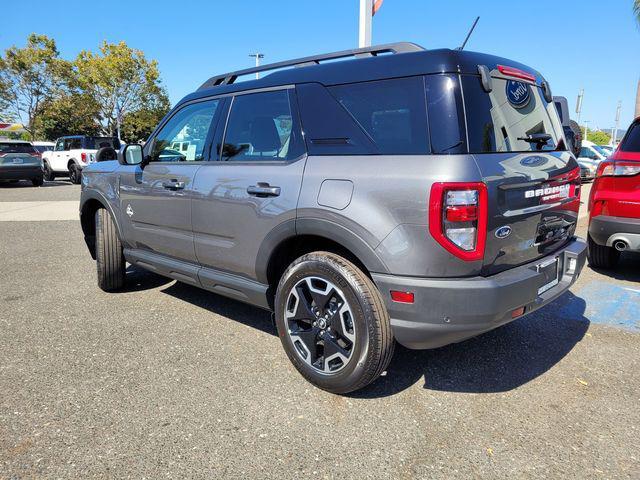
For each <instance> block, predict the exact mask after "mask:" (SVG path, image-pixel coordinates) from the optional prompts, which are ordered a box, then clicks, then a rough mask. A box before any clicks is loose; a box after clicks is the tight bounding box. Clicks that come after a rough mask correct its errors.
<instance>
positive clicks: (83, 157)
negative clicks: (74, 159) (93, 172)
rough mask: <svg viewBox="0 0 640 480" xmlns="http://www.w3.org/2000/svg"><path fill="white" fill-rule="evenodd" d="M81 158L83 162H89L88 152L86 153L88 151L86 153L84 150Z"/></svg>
mask: <svg viewBox="0 0 640 480" xmlns="http://www.w3.org/2000/svg"><path fill="white" fill-rule="evenodd" d="M80 159H81V160H82V161H83V162H85V163H86V162H87V154H86V153H84V152H82V153H81V154H80Z"/></svg>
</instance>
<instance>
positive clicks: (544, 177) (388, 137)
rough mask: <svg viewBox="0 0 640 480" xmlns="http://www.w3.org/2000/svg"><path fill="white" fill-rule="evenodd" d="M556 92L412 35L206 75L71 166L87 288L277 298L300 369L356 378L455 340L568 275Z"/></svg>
mask: <svg viewBox="0 0 640 480" xmlns="http://www.w3.org/2000/svg"><path fill="white" fill-rule="evenodd" d="M383 54H384V55H383ZM337 59H341V60H342V61H339V62H338V61H333V60H337ZM292 67H296V68H292ZM257 71H261V72H264V73H267V72H272V73H270V74H268V75H264V76H262V77H261V78H260V79H251V80H247V81H244V82H236V79H237V78H239V77H245V76H248V75H253V74H255V73H256V72H257ZM551 102H552V97H551V91H550V88H549V84H548V82H547V81H546V80H545V79H544V78H543V77H542V76H541V75H540V74H539V73H538V72H536V71H535V70H532V69H531V68H529V67H526V66H524V65H521V64H519V63H516V62H513V61H510V60H507V59H503V58H498V57H494V56H490V55H483V54H478V53H471V52H464V51H457V50H432V51H427V50H424V49H422V48H421V47H418V46H417V45H414V44H409V43H400V44H392V45H383V46H378V47H372V48H367V49H360V50H352V51H344V52H337V53H333V54H326V55H319V56H314V57H307V58H302V59H298V60H293V61H287V62H281V63H277V64H272V65H267V66H262V67H258V68H257V69H248V70H243V71H239V72H231V73H227V74H223V75H218V76H215V77H212V78H211V79H209V80H208V81H206V82H205V83H204V84H203V85H202V86H201V87H200V88H199V89H198V90H197V91H195V92H194V93H192V94H190V95H188V96H187V97H185V98H184V99H183V100H181V101H180V102H179V103H178V104H177V105H176V106H175V107H174V108H173V110H172V111H171V112H170V113H169V114H168V115H167V116H166V117H165V118H164V119H163V120H162V122H161V123H160V124H159V125H158V127H157V128H156V130H155V131H154V132H153V134H152V135H151V136H150V138H149V139H148V141H147V142H146V143H145V145H144V147H142V146H140V145H127V146H125V147H123V148H121V149H120V151H119V152H118V161H100V160H102V158H101V154H100V153H98V158H97V160H98V161H97V163H95V164H92V165H90V166H88V167H86V168H85V169H84V170H83V175H82V197H81V205H80V209H81V210H80V215H81V223H82V229H83V231H84V235H85V239H86V242H87V245H88V247H89V251H90V252H91V254H92V255H93V257H94V258H95V259H96V263H97V273H98V284H99V286H100V287H101V288H102V289H104V290H106V291H114V290H118V289H120V288H122V287H123V286H124V284H125V281H126V275H125V262H128V263H130V264H132V265H135V266H137V267H140V268H143V269H148V270H151V271H153V272H156V273H159V274H161V275H165V276H168V277H170V278H174V279H177V280H179V281H181V282H184V283H187V284H190V285H194V286H196V287H200V288H203V289H205V290H207V291H209V292H213V293H217V294H219V295H223V296H226V297H230V298H234V299H237V300H239V301H243V302H247V303H250V304H253V305H256V306H258V307H262V308H265V309H268V310H271V311H273V312H274V313H275V323H276V326H277V330H278V334H279V337H280V339H281V341H282V345H283V347H284V350H285V351H286V353H287V355H288V356H289V358H290V360H291V361H292V362H293V364H294V365H295V367H296V368H297V369H298V370H299V372H300V373H301V374H302V375H303V376H304V377H305V378H306V379H308V380H309V381H310V382H312V383H313V384H315V385H317V386H318V387H320V388H323V389H326V390H328V391H331V392H336V393H345V392H350V391H353V390H356V389H359V388H362V387H364V386H366V385H367V384H369V383H370V382H372V381H374V380H375V379H376V378H377V377H378V376H379V375H380V374H381V373H382V372H383V371H384V370H385V369H386V368H387V365H388V364H389V361H390V360H391V357H392V355H393V350H394V345H395V343H396V342H397V343H400V344H402V345H404V346H406V347H409V348H418V349H424V348H436V347H440V346H443V345H447V344H449V343H452V342H459V341H462V340H464V339H466V338H469V337H472V336H475V335H478V334H481V333H483V332H486V331H488V330H491V329H494V328H496V327H499V326H500V325H504V324H505V323H508V322H511V321H513V320H514V319H516V318H519V317H521V316H523V315H526V314H528V313H530V312H532V311H534V310H536V309H538V308H540V307H542V306H543V305H546V304H548V303H549V302H551V301H553V300H554V299H555V298H557V297H558V296H559V295H561V294H562V293H564V292H566V290H567V289H568V288H569V286H570V285H571V284H572V283H573V282H574V281H575V280H576V278H577V276H578V275H579V273H580V271H581V269H582V267H583V265H584V262H585V256H586V247H585V242H584V241H583V240H581V239H579V238H576V237H575V235H574V233H575V228H576V222H577V218H578V208H579V203H580V202H579V200H580V169H579V167H578V164H577V163H576V161H575V158H574V157H573V155H572V154H571V153H570V152H568V151H567V150H566V143H565V141H564V137H563V133H562V132H563V131H562V126H561V125H560V122H559V120H558V117H557V113H556V111H555V108H554V106H553V104H552V103H551ZM238 341H242V339H239V340H238Z"/></svg>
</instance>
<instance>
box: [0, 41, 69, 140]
mask: <svg viewBox="0 0 640 480" xmlns="http://www.w3.org/2000/svg"><path fill="white" fill-rule="evenodd" d="M69 73H70V65H69V63H68V62H65V61H64V60H62V59H60V58H59V52H58V49H57V47H56V43H55V41H54V40H53V39H51V38H49V37H47V36H46V35H37V34H35V33H32V34H31V35H29V37H28V38H27V45H26V46H25V47H24V48H18V47H16V46H13V47H11V48H8V49H7V50H5V53H4V56H0V98H1V99H2V104H0V107H4V108H5V109H6V110H7V111H8V112H9V113H10V114H12V116H13V117H14V118H15V119H22V120H23V121H24V123H25V129H26V130H27V132H29V134H30V135H31V137H32V138H33V136H34V133H35V132H34V125H35V124H36V122H37V120H38V116H39V115H40V113H41V112H42V106H43V103H44V102H46V101H47V100H49V99H51V98H53V97H54V96H55V95H56V94H58V93H59V91H60V90H61V89H62V88H63V87H64V84H65V77H66V76H67V75H69Z"/></svg>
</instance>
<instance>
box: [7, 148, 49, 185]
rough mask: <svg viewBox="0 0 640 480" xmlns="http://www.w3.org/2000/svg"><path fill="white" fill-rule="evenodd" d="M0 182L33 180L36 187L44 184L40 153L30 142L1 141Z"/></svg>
mask: <svg viewBox="0 0 640 480" xmlns="http://www.w3.org/2000/svg"><path fill="white" fill-rule="evenodd" d="M0 180H31V183H33V186H34V187H39V186H41V185H42V183H43V173H42V160H41V158H40V153H38V151H37V150H36V149H35V148H34V147H33V145H31V144H30V143H29V142H24V141H20V140H2V141H0Z"/></svg>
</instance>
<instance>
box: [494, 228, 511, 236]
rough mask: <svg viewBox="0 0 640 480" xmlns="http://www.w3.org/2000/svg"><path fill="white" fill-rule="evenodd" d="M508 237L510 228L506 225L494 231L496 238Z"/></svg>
mask: <svg viewBox="0 0 640 480" xmlns="http://www.w3.org/2000/svg"><path fill="white" fill-rule="evenodd" d="M509 235H511V227H510V226H508V225H505V226H504V227H500V228H499V229H497V230H496V237H498V238H507V237H508V236H509Z"/></svg>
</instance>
